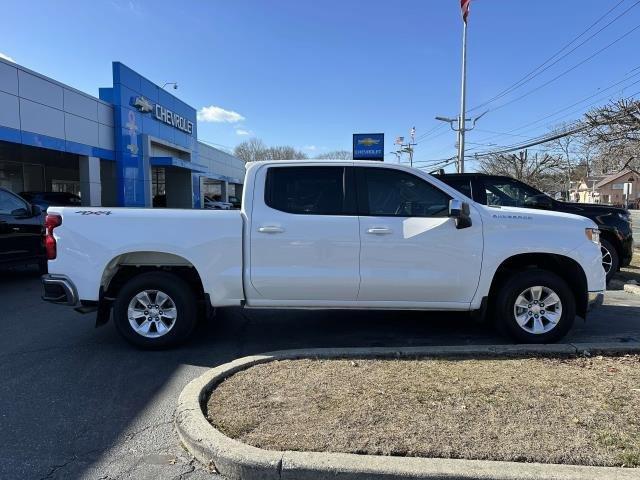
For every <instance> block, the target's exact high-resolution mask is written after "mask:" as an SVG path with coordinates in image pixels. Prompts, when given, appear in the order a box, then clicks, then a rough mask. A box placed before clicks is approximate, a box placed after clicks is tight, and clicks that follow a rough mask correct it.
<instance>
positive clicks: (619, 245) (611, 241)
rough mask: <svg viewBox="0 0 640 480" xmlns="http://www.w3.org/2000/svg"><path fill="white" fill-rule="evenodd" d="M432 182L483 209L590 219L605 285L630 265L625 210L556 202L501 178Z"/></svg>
mask: <svg viewBox="0 0 640 480" xmlns="http://www.w3.org/2000/svg"><path fill="white" fill-rule="evenodd" d="M436 178H438V179H440V180H442V181H443V182H444V183H446V184H447V185H450V186H451V187H453V188H455V189H456V190H458V191H459V192H461V193H463V194H464V195H466V196H468V197H469V198H472V199H473V200H475V201H476V202H478V203H482V204H483V205H498V206H509V207H525V208H538V209H542V210H553V211H556V212H565V213H573V214H575V215H581V216H583V217H587V218H590V219H591V220H593V221H594V222H596V224H597V225H598V228H599V229H600V232H601V233H600V244H601V248H602V266H603V267H604V270H605V272H607V281H609V280H610V279H611V277H612V276H613V274H614V273H615V272H617V271H618V270H619V269H620V267H626V266H627V265H629V263H631V257H632V256H633V235H632V231H631V216H630V214H629V211H628V210H625V209H623V208H616V207H610V206H607V205H598V204H593V203H570V202H560V201H558V200H554V199H553V198H551V197H549V196H548V195H546V194H544V193H542V192H541V191H539V190H536V189H535V188H533V187H531V186H529V185H527V184H526V183H523V182H521V181H519V180H515V179H513V178H511V177H505V176H501V175H485V174H482V173H451V174H440V175H436Z"/></svg>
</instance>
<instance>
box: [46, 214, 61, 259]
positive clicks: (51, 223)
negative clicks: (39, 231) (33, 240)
mask: <svg viewBox="0 0 640 480" xmlns="http://www.w3.org/2000/svg"><path fill="white" fill-rule="evenodd" d="M60 225H62V217H61V216H60V215H56V214H48V215H47V216H46V218H45V220H44V249H45V252H46V253H47V260H55V258H56V255H57V254H58V251H57V247H56V239H55V238H54V236H53V229H54V228H56V227H59V226H60Z"/></svg>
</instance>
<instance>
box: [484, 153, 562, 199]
mask: <svg viewBox="0 0 640 480" xmlns="http://www.w3.org/2000/svg"><path fill="white" fill-rule="evenodd" d="M479 160H480V163H479V165H478V166H479V169H480V171H481V172H483V173H487V174H490V175H506V176H508V177H513V178H515V179H517V180H522V181H523V182H525V183H528V184H529V185H533V186H535V187H537V188H539V189H540V190H542V191H545V192H549V193H555V192H557V191H560V190H561V184H562V179H561V173H562V166H563V160H562V158H561V157H560V156H558V155H550V154H548V153H543V154H537V153H536V154H534V155H529V152H528V151H527V150H523V151H521V152H518V153H517V154H515V153H512V154H491V155H486V156H483V157H480V158H479Z"/></svg>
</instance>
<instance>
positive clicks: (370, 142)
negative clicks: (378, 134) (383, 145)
mask: <svg viewBox="0 0 640 480" xmlns="http://www.w3.org/2000/svg"><path fill="white" fill-rule="evenodd" d="M379 143H380V140H376V139H375V138H371V137H369V138H363V139H362V140H358V145H366V146H367V147H370V146H371V145H377V144H379Z"/></svg>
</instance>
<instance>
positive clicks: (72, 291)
mask: <svg viewBox="0 0 640 480" xmlns="http://www.w3.org/2000/svg"><path fill="white" fill-rule="evenodd" d="M42 288H43V289H44V294H43V295H42V299H43V300H45V301H47V302H51V303H58V304H61V305H70V306H74V305H77V303H78V290H77V289H76V286H75V285H74V284H73V282H72V281H71V280H69V278H68V277H67V276H66V275H58V274H48V275H43V276H42Z"/></svg>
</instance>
